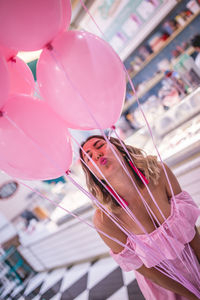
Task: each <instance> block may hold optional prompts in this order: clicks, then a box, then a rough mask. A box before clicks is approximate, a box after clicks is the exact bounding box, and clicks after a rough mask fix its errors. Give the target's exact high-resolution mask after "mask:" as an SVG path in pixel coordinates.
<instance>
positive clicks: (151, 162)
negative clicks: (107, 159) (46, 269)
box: [80, 135, 160, 210]
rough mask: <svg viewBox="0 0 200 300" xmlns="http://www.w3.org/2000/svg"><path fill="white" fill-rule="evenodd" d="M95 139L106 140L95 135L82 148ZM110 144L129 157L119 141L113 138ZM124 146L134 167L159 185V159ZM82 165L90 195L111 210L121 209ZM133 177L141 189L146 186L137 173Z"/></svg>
mask: <svg viewBox="0 0 200 300" xmlns="http://www.w3.org/2000/svg"><path fill="white" fill-rule="evenodd" d="M93 138H99V139H103V140H105V139H104V137H103V136H101V135H93V136H90V137H89V138H88V139H87V140H86V141H85V142H84V143H83V144H82V145H81V146H82V147H83V146H84V144H85V143H87V141H89V140H90V139H93ZM110 142H111V144H113V145H114V146H115V147H116V148H117V149H118V150H119V151H120V152H121V154H122V155H123V157H127V154H126V152H125V151H124V148H123V147H122V145H121V143H120V141H119V140H118V139H116V138H114V137H111V138H110ZM122 143H123V142H122ZM123 144H124V143H123ZM124 146H125V147H126V149H127V151H128V152H129V154H130V156H131V158H132V160H133V163H134V165H135V166H136V167H137V168H138V169H139V170H140V171H141V172H142V173H143V174H144V175H145V177H146V178H147V179H148V180H149V181H150V182H153V184H154V185H157V184H158V179H159V177H160V168H159V163H158V161H157V157H156V156H153V155H146V153H145V151H143V150H142V149H139V148H136V147H133V146H129V145H125V144H124ZM80 158H81V159H82V160H83V153H82V150H81V149H80ZM124 160H125V158H124ZM81 165H82V168H83V171H84V173H85V176H86V184H87V187H88V190H89V191H90V193H91V194H92V195H93V196H94V197H96V198H97V199H98V200H99V201H100V202H101V203H102V204H103V205H106V206H107V207H108V208H109V209H111V210H114V209H116V208H117V207H120V205H119V204H118V202H117V201H116V200H115V199H114V197H112V195H110V193H109V192H108V191H107V190H106V189H105V188H104V186H103V185H102V184H101V182H99V181H98V179H97V178H96V177H95V176H94V175H93V174H92V173H91V172H90V170H89V169H88V167H87V166H86V165H85V164H84V163H83V162H82V161H81ZM132 175H133V177H134V179H135V181H136V182H137V184H138V185H139V187H140V188H143V187H144V184H143V182H142V181H141V179H140V178H138V177H137V175H136V174H135V172H133V173H132ZM103 182H104V181H103Z"/></svg>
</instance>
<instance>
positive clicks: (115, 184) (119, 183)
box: [108, 166, 137, 203]
mask: <svg viewBox="0 0 200 300" xmlns="http://www.w3.org/2000/svg"><path fill="white" fill-rule="evenodd" d="M127 168H128V171H129V174H130V176H131V178H132V180H134V178H133V174H132V172H133V171H132V170H131V168H130V167H129V166H127ZM108 182H109V183H110V185H111V186H112V188H113V190H115V191H116V193H117V194H118V195H119V196H120V197H121V198H123V199H125V200H126V201H127V202H128V203H130V202H131V200H132V199H133V195H135V194H136V193H137V191H136V188H135V186H134V184H133V183H132V181H131V179H130V177H129V176H128V175H127V174H126V172H125V171H124V170H123V169H122V170H120V171H118V172H117V173H116V175H115V176H112V178H109V179H108Z"/></svg>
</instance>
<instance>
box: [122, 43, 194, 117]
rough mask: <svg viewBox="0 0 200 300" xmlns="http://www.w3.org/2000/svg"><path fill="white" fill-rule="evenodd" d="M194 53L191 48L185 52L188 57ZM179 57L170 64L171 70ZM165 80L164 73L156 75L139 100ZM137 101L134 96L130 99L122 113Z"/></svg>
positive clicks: (140, 93)
mask: <svg viewBox="0 0 200 300" xmlns="http://www.w3.org/2000/svg"><path fill="white" fill-rule="evenodd" d="M194 51H195V49H194V47H192V46H191V47H189V48H188V49H187V50H185V51H184V52H185V53H187V54H188V55H191V54H192V53H193V52H194ZM181 55H182V54H181ZM179 57H180V56H178V57H177V58H175V59H174V60H173V63H172V62H171V63H170V65H169V70H171V69H173V64H175V63H176V61H178V59H179ZM163 78H164V73H163V72H161V73H158V74H156V75H155V76H154V77H153V78H152V79H151V80H149V81H148V83H147V85H146V87H145V89H144V90H142V91H141V92H139V93H137V96H138V99H139V98H141V97H143V96H144V95H145V94H146V93H147V92H148V91H150V90H151V89H152V88H153V87H154V86H155V85H156V84H158V83H159V82H160V81H161V80H162V79H163ZM136 101H137V97H136V96H135V95H134V96H133V97H132V98H131V99H129V100H128V101H127V102H126V103H125V104H124V108H123V111H122V113H124V112H125V111H126V110H127V109H129V107H131V105H133V104H134V103H135V102H136Z"/></svg>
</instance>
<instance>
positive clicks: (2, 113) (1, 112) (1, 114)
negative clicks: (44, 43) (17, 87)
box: [0, 110, 4, 118]
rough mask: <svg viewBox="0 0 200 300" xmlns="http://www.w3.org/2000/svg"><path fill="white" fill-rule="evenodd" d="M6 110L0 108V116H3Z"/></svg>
mask: <svg viewBox="0 0 200 300" xmlns="http://www.w3.org/2000/svg"><path fill="white" fill-rule="evenodd" d="M3 115H4V112H3V111H1V110H0V118H1V117H3Z"/></svg>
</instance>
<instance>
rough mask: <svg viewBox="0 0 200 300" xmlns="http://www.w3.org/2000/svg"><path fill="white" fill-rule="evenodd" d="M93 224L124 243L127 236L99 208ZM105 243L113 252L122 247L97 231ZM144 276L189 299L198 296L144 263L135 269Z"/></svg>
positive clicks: (119, 250)
mask: <svg viewBox="0 0 200 300" xmlns="http://www.w3.org/2000/svg"><path fill="white" fill-rule="evenodd" d="M93 222H94V225H95V227H96V228H97V229H99V230H101V231H103V232H105V233H106V234H108V235H110V236H112V237H114V238H116V239H118V240H119V241H120V242H122V243H123V244H126V240H127V236H126V235H125V233H123V232H122V231H121V230H120V229H119V228H118V227H117V226H116V225H115V224H114V223H113V222H112V221H111V220H110V219H109V217H107V216H106V215H104V214H103V213H102V212H101V211H100V210H96V212H95V215H94V218H93ZM99 235H100V237H101V238H102V240H103V241H104V242H105V244H106V245H107V246H108V247H109V248H110V249H111V250H112V251H113V252H114V253H116V254H117V253H120V252H121V251H122V250H123V249H124V248H123V246H121V245H119V244H118V243H116V242H114V241H113V240H111V239H109V238H108V237H106V236H104V235H103V234H101V233H99ZM136 271H137V272H139V273H140V274H142V275H143V276H144V277H146V278H148V279H150V280H151V281H152V282H154V283H156V284H157V285H159V286H161V287H163V288H165V289H167V290H170V291H172V292H174V293H176V294H179V295H181V296H184V297H186V298H187V299H189V300H197V299H198V298H197V297H196V296H195V295H194V294H192V293H191V292H190V291H189V290H188V289H186V288H185V287H184V286H183V285H181V284H179V283H178V282H177V281H175V280H173V279H171V278H169V277H168V276H166V275H164V274H163V273H162V272H160V271H158V270H157V269H155V268H147V267H145V266H144V265H142V267H140V268H139V269H137V270H136Z"/></svg>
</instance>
